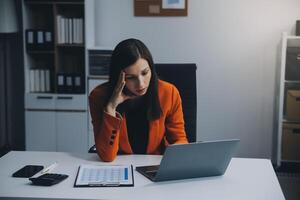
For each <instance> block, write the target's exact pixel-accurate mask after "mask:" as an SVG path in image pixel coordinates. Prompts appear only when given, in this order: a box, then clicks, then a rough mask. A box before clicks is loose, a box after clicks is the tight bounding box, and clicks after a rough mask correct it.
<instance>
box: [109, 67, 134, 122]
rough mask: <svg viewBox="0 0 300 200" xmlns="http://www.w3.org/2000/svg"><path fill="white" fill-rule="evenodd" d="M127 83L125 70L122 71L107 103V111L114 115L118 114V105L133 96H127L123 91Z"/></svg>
mask: <svg viewBox="0 0 300 200" xmlns="http://www.w3.org/2000/svg"><path fill="white" fill-rule="evenodd" d="M125 84H126V82H125V72H123V71H121V73H120V76H119V80H118V82H117V84H116V87H115V89H114V91H113V93H112V95H111V97H110V99H109V101H108V103H107V105H106V112H107V113H109V114H110V115H112V116H114V117H115V116H116V108H117V107H118V105H119V104H121V103H123V102H124V101H125V100H127V99H130V98H133V97H132V96H127V95H125V94H124V93H123V89H124V87H125Z"/></svg>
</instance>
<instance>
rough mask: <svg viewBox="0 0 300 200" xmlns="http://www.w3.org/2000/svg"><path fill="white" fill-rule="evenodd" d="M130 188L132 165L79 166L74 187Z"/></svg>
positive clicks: (131, 184)
mask: <svg viewBox="0 0 300 200" xmlns="http://www.w3.org/2000/svg"><path fill="white" fill-rule="evenodd" d="M124 186H125V187H132V186H134V178H133V167H132V165H94V164H83V165H80V166H79V168H78V171H77V175H76V179H75V182H74V187H124Z"/></svg>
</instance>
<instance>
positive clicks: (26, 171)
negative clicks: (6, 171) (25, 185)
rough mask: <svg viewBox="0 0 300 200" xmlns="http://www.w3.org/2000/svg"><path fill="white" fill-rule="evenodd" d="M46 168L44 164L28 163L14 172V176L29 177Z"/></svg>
mask: <svg viewBox="0 0 300 200" xmlns="http://www.w3.org/2000/svg"><path fill="white" fill-rule="evenodd" d="M42 169H44V166H42V165H26V166H24V167H22V168H21V169H19V170H18V171H16V172H15V173H13V175H12V176H13V177H22V178H29V177H32V176H33V175H35V174H36V173H38V172H39V171H41V170H42Z"/></svg>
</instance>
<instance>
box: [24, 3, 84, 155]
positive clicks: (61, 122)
mask: <svg viewBox="0 0 300 200" xmlns="http://www.w3.org/2000/svg"><path fill="white" fill-rule="evenodd" d="M84 3H85V2H84V0H73V1H69V0H67V1H66V0H60V1H56V0H55V1H52V0H49V1H38V0H23V2H22V6H23V8H22V9H23V25H24V26H23V27H24V30H23V35H24V38H25V39H24V71H25V116H26V118H25V126H26V136H25V137H26V139H25V143H26V150H36V151H65V152H78V153H85V152H87V151H88V133H87V130H88V126H87V118H88V113H87V112H88V111H87V106H88V103H87V94H86V87H87V85H86V84H84V83H86V74H85V70H86V67H85V62H86V61H85V60H86V55H85V52H86V51H85V50H86V46H85V42H83V43H78V41H73V42H69V43H62V42H59V41H58V34H59V31H58V26H59V25H58V19H57V16H63V17H64V18H66V19H67V18H68V20H70V21H69V22H71V20H73V19H75V18H76V19H78V18H80V19H81V20H82V21H83V24H84V18H85V12H84V11H85V4H84ZM75 23H76V22H75V20H73V21H72V27H73V28H71V30H72V31H73V30H75V28H74V27H76V26H77V27H78V24H75ZM69 24H71V23H69ZM74 24H75V25H74ZM70 26H71V25H70ZM83 27H84V26H83ZM83 29H84V28H83ZM28 30H33V31H34V32H37V31H49V32H50V33H51V35H52V39H51V41H52V46H51V47H50V48H49V49H46V50H45V49H43V48H42V49H36V50H29V49H28V44H29V43H28V42H27V39H28V38H27V39H26V37H27V36H28V35H27V34H26V31H28ZM77 30H78V29H77ZM80 30H82V29H80ZM79 32H80V31H79ZM70 34H71V33H70ZM73 34H78V32H77V33H75V31H74V32H73ZM82 34H83V36H84V30H82ZM77 36H78V35H77ZM34 37H35V36H34ZM70 37H71V36H70ZM72 37H73V38H75V36H74V35H73V36H72ZM45 38H46V36H45V37H44V39H43V40H44V41H45ZM37 43H38V42H37ZM37 45H39V44H37ZM32 69H48V70H50V72H51V75H50V80H51V81H50V84H51V86H50V87H51V90H50V91H43V92H41V91H32V87H30V81H31V80H32V76H30V70H32ZM59 73H65V74H68V73H69V74H72V73H77V74H80V75H81V76H82V77H83V80H85V81H84V83H82V82H81V83H82V84H84V89H83V90H82V91H80V92H78V91H75V90H71V91H68V92H60V91H59V90H58V86H57V81H58V74H59ZM73 84H74V83H73Z"/></svg>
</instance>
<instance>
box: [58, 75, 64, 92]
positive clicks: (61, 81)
mask: <svg viewBox="0 0 300 200" xmlns="http://www.w3.org/2000/svg"><path fill="white" fill-rule="evenodd" d="M56 80H57V85H56V86H57V87H56V88H57V93H65V92H66V86H65V85H66V83H65V82H66V81H65V75H64V74H63V73H59V74H57V79H56Z"/></svg>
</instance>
